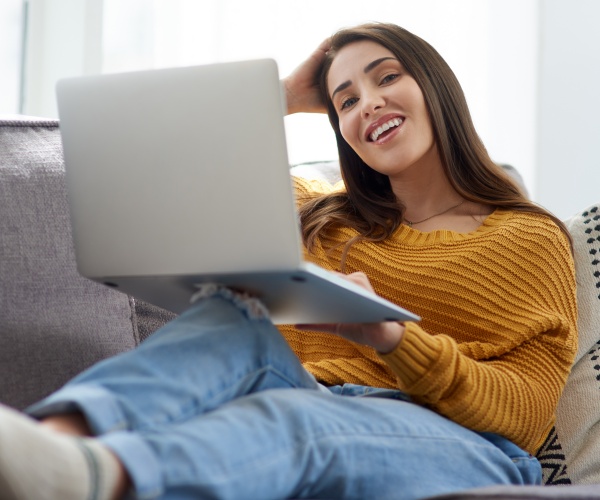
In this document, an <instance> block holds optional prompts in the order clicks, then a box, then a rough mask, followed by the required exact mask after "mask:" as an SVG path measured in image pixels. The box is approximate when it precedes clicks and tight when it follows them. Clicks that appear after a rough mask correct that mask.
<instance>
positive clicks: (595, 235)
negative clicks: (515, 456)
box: [538, 205, 600, 484]
mask: <svg viewBox="0 0 600 500" xmlns="http://www.w3.org/2000/svg"><path fill="white" fill-rule="evenodd" d="M565 223H566V224H567V227H568V228H569V231H570V232H571V235H572V236H573V245H574V252H575V254H574V255H575V270H576V273H577V301H578V306H579V325H578V326H579V349H578V351H577V356H576V358H575V363H574V365H573V369H572V371H571V375H570V376H569V379H568V380H567V385H566V387H565V391H564V392H563V395H562V397H561V399H560V402H559V405H558V408H557V415H556V426H555V428H554V429H553V432H552V433H551V434H550V436H549V437H548V439H547V440H546V442H545V443H544V445H543V446H542V448H541V449H540V451H539V453H538V459H539V460H540V462H541V463H542V467H543V471H544V482H545V483H546V484H569V483H571V482H572V483H574V484H600V205H593V206H591V207H589V208H587V209H586V210H584V211H583V212H582V213H580V214H577V215H575V216H573V217H571V218H570V219H569V220H567V221H565Z"/></svg>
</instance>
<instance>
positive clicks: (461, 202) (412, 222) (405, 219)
mask: <svg viewBox="0 0 600 500" xmlns="http://www.w3.org/2000/svg"><path fill="white" fill-rule="evenodd" d="M464 202H465V199H464V198H463V199H462V200H461V201H460V203H457V204H456V205H452V206H451V207H450V208H447V209H446V210H444V211H442V212H439V213H437V214H433V215H430V216H429V217H427V218H426V219H423V220H418V221H410V220H408V219H407V218H406V217H405V218H404V222H406V223H407V224H408V226H409V227H413V226H414V225H415V224H421V222H425V221H426V220H429V219H433V218H434V217H437V216H438V215H443V214H445V213H446V212H449V211H450V210H452V209H453V208H457V207H460V206H461V205H462V204H463V203H464Z"/></svg>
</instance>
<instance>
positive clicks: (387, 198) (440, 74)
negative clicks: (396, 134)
mask: <svg viewBox="0 0 600 500" xmlns="http://www.w3.org/2000/svg"><path fill="white" fill-rule="evenodd" d="M360 40H371V41H373V42H376V43H378V44H380V45H382V46H383V47H385V48H387V49H388V50H389V51H390V52H392V53H393V54H394V56H395V57H396V58H397V59H398V60H399V61H400V63H401V64H402V66H403V67H404V69H405V70H406V71H407V72H408V73H409V74H410V75H411V76H412V77H413V78H414V79H415V81H416V82H417V84H418V85H419V87H420V89H421V92H422V93H423V97H424V99H425V103H426V106H427V110H428V113H429V117H430V120H431V126H432V128H433V136H434V140H435V142H436V144H437V149H438V151H439V154H440V157H441V161H442V165H443V168H444V171H445V174H446V176H447V177H448V179H449V181H450V183H451V185H452V187H453V188H454V189H455V190H456V191H457V192H458V194H460V195H461V196H462V197H463V198H465V199H467V200H470V201H473V202H476V203H481V204H484V205H488V206H491V207H494V208H507V209H512V210H520V211H523V212H530V213H537V214H543V215H546V216H548V217H550V218H551V219H552V220H553V221H554V222H555V223H556V224H557V225H558V226H559V227H560V229H561V230H562V231H563V232H564V233H565V235H566V237H567V239H568V240H569V243H571V236H570V234H569V232H568V230H567V229H566V227H565V225H564V224H563V223H562V221H561V220H560V219H558V218H557V217H556V216H554V215H553V214H551V213H549V212H548V211H547V210H545V209H544V208H542V207H540V206H539V205H536V204H534V203H533V202H531V201H530V200H529V199H528V198H527V197H526V196H525V194H524V193H523V192H522V190H521V188H520V186H519V185H518V184H517V183H516V182H515V181H514V180H513V179H512V178H511V177H510V176H509V175H508V174H506V173H505V171H504V170H503V169H502V168H501V167H499V166H498V165H496V164H495V163H494V162H493V161H492V160H491V158H490V156H489V155H488V153H487V151H486V149H485V147H484V145H483V143H482V141H481V139H480V138H479V136H478V135H477V132H476V131H475V127H474V125H473V122H472V120H471V115H470V113H469V108H468V106H467V102H466V99H465V96H464V93H463V91H462V88H461V86H460V84H459V82H458V80H457V78H456V76H455V75H454V73H453V71H452V70H451V69H450V67H449V66H448V64H447V63H446V61H444V59H443V58H442V57H441V56H440V55H439V54H438V52H437V51H436V50H435V49H434V48H433V47H432V46H431V45H429V44H428V43H427V42H425V41H424V40H422V39H421V38H419V37H418V36H416V35H413V34H412V33H410V32H409V31H407V30H405V29H403V28H401V27H399V26H396V25H393V24H383V23H369V24H363V25H360V26H356V27H354V28H346V29H343V30H341V31H338V32H337V33H336V34H334V35H333V37H332V40H331V49H330V50H329V51H328V53H327V56H326V59H325V61H324V62H323V64H322V67H321V70H320V72H319V77H318V78H319V86H320V89H321V92H322V98H323V100H324V102H326V103H327V109H328V115H329V121H330V123H331V126H332V127H333V130H334V132H335V137H336V140H337V147H338V154H339V161H340V167H341V174H342V179H343V180H344V183H345V186H346V191H345V192H341V193H334V194H329V195H325V196H321V197H318V198H315V199H311V200H309V201H306V202H305V203H304V204H303V205H302V206H301V207H300V221H301V224H302V236H303V240H304V244H305V245H306V246H307V248H308V249H309V250H310V249H311V248H313V246H314V244H315V242H316V239H317V238H318V237H319V235H320V234H321V233H322V232H324V231H327V230H328V229H329V228H332V227H335V226H349V227H351V228H353V229H355V230H356V231H357V232H358V233H359V235H358V236H356V237H355V238H353V239H351V240H350V241H348V242H347V243H346V246H345V249H344V252H343V258H342V262H343V261H344V260H345V256H346V254H347V252H348V249H349V247H350V246H351V245H352V244H353V243H354V242H356V241H357V240H370V241H383V240H385V239H386V238H388V237H389V236H390V235H391V234H392V233H393V232H394V231H395V230H396V229H397V228H398V227H399V226H400V224H402V220H403V214H404V206H402V204H401V201H399V200H397V199H396V197H395V195H394V193H393V192H392V189H391V185H390V182H389V179H388V177H387V176H386V175H383V174H380V173H379V172H376V171H375V170H373V169H372V168H370V167H369V166H368V165H367V164H366V163H364V162H363V160H362V159H361V158H360V157H359V156H358V154H356V152H355V151H354V150H353V149H352V148H351V147H350V146H349V145H348V143H347V142H346V141H345V140H344V138H343V137H342V134H341V132H340V127H339V119H338V115H337V111H336V109H335V107H334V106H333V103H332V102H331V99H330V97H329V92H328V89H327V75H328V73H329V69H330V67H331V63H332V62H333V60H334V58H335V56H336V54H337V53H338V51H339V50H340V49H341V48H342V47H344V46H346V45H348V44H351V43H353V42H357V41H360ZM571 244H572V243H571Z"/></svg>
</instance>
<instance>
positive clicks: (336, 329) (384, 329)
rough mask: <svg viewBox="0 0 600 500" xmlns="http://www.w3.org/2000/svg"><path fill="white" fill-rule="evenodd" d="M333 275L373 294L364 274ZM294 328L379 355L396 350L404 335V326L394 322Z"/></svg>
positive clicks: (308, 325)
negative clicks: (334, 337)
mask: <svg viewBox="0 0 600 500" xmlns="http://www.w3.org/2000/svg"><path fill="white" fill-rule="evenodd" d="M335 274H337V275H338V276H340V277H342V278H344V279H347V280H348V281H350V282H352V283H354V284H356V285H358V286H360V287H362V288H364V289H365V290H368V291H370V292H372V293H375V291H374V290H373V287H372V286H371V283H370V282H369V278H367V275H366V274H365V273H361V272H357V273H351V274H342V273H335ZM296 328H298V329H299V330H312V331H318V332H326V333H333V334H335V335H339V336H340V337H344V338H345V339H347V340H350V341H352V342H356V343H358V344H363V345H368V346H370V347H372V348H373V349H375V350H376V351H377V352H379V353H381V354H387V353H390V352H392V351H393V350H394V349H396V347H398V345H399V344H400V342H401V340H402V336H403V335H404V324H402V323H398V322H395V321H387V322H384V323H337V324H304V325H296Z"/></svg>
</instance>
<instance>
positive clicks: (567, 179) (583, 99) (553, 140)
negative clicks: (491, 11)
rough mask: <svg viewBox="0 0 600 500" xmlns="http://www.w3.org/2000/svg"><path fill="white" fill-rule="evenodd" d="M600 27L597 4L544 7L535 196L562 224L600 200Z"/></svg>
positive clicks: (551, 0) (580, 1) (548, 1)
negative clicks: (599, 25) (563, 220)
mask: <svg viewBox="0 0 600 500" xmlns="http://www.w3.org/2000/svg"><path fill="white" fill-rule="evenodd" d="M599 22H600V2H597V1H596V0H575V1H565V0H544V1H542V2H541V10H540V36H541V41H540V47H541V52H540V66H539V75H540V76H539V94H538V99H539V100H538V110H539V111H538V119H537V127H538V132H537V134H538V141H537V149H538V153H537V156H538V172H539V175H538V176H537V181H536V194H537V201H538V202H539V203H540V204H542V205H544V206H545V207H547V208H549V209H550V210H552V211H553V212H555V213H556V214H557V215H558V216H559V217H563V218H565V217H568V216H570V215H572V214H573V213H575V212H577V211H578V210H580V209H581V208H582V207H585V206H587V205H590V204H592V203H595V202H597V201H599V200H600V118H599V117H600V93H599V82H600V30H598V23H599ZM516 119H518V118H517V117H516Z"/></svg>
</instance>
